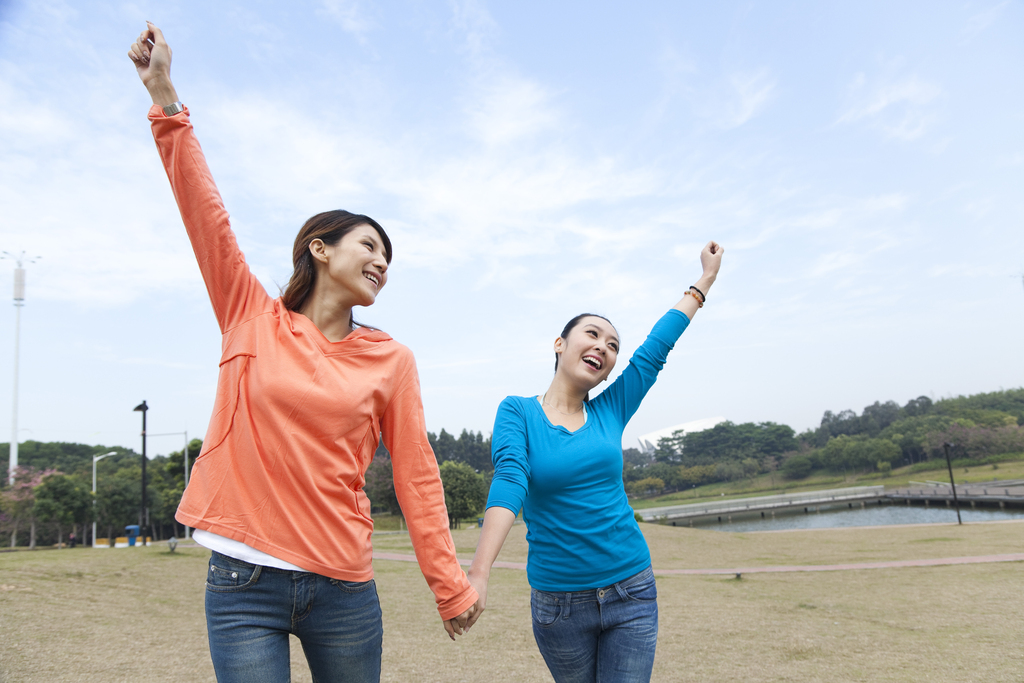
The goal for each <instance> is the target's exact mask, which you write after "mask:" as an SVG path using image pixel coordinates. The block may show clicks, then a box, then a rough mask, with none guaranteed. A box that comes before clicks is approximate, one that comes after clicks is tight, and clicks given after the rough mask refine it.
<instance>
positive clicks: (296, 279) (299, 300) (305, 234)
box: [281, 209, 391, 324]
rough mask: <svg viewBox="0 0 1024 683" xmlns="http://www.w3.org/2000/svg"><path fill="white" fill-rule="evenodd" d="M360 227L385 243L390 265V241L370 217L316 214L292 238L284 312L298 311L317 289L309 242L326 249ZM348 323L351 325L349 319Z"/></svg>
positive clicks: (333, 212)
mask: <svg viewBox="0 0 1024 683" xmlns="http://www.w3.org/2000/svg"><path fill="white" fill-rule="evenodd" d="M360 225H369V226H370V227H372V228H373V229H374V230H376V231H377V234H378V235H380V239H381V241H382V242H384V257H385V259H386V260H387V262H388V263H389V264H390V263H391V239H390V238H388V234H387V233H386V232H384V228H382V227H380V224H379V223H378V222H377V221H375V220H373V219H372V218H370V217H369V216H364V215H362V214H359V213H351V212H349V211H343V210H341V209H337V210H335V211H324V212H323V213H318V214H317V215H315V216H313V217H312V218H310V219H309V220H308V221H306V223H305V224H304V225H303V226H302V228H301V229H299V234H298V235H296V236H295V245H294V246H293V247H292V266H293V267H294V270H293V271H292V275H291V277H290V278H288V284H287V285H285V288H284V293H282V294H281V301H282V302H283V303H284V307H285V308H287V309H288V310H289V311H298V310H299V309H301V308H302V307H303V306H304V305H305V303H306V300H307V299H308V298H309V295H310V294H312V293H313V287H314V286H315V285H316V266H315V264H314V263H313V255H312V254H311V253H309V244H310V242H312V241H313V240H316V239H319V240H322V241H323V243H324V244H326V245H328V246H334V245H335V244H337V243H338V242H340V241H341V238H342V237H344V236H345V235H347V234H348V233H350V232H352V230H353V229H354V228H356V227H357V226H360ZM349 323H350V324H354V322H353V321H352V320H351V319H350V320H349Z"/></svg>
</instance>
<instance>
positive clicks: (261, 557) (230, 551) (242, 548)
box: [192, 529, 315, 574]
mask: <svg viewBox="0 0 1024 683" xmlns="http://www.w3.org/2000/svg"><path fill="white" fill-rule="evenodd" d="M192 540H194V541H195V542H196V543H198V544H199V545H201V546H203V547H204V548H207V549H209V550H214V551H216V552H218V553H220V554H221V555H227V556H228V557H233V558H234V559H236V560H241V561H242V562H248V563H249V564H258V565H261V566H263V567H273V568H274V569H284V570H287V571H293V572H307V573H310V574H313V573H315V572H310V571H309V570H308V569H303V568H302V567H297V566H295V565H294V564H292V563H291V562H285V561H284V560H282V559H279V558H276V557H274V556H273V555H268V554H267V553H265V552H263V551H262V550H256V548H253V547H252V546H250V545H246V544H245V543H242V542H241V541H236V540H235V539H233V538H227V537H226V536H221V535H220V534H215V533H213V532H211V531H203V530H202V529H193V530H192Z"/></svg>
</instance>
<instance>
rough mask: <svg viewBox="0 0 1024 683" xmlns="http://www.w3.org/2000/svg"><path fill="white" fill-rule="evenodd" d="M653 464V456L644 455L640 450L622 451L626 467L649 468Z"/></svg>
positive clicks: (649, 454) (627, 449)
mask: <svg viewBox="0 0 1024 683" xmlns="http://www.w3.org/2000/svg"><path fill="white" fill-rule="evenodd" d="M653 462H654V455H653V454H651V453H644V452H642V451H640V449H638V448H626V449H624V450H623V451H622V463H623V465H624V466H625V467H647V466H648V465H650V464H652V463H653Z"/></svg>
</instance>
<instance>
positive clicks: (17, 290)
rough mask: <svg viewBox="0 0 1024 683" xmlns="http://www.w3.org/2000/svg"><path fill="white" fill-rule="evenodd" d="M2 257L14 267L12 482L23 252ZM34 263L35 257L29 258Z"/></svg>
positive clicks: (23, 301)
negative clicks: (12, 263) (12, 262)
mask: <svg viewBox="0 0 1024 683" xmlns="http://www.w3.org/2000/svg"><path fill="white" fill-rule="evenodd" d="M3 258H9V259H12V260H13V261H14V263H15V267H14V400H13V401H12V402H11V464H10V469H9V470H8V475H9V478H10V483H11V484H13V483H14V471H15V470H16V469H17V468H18V353H19V345H20V341H21V308H22V306H24V305H25V268H24V263H25V252H21V254H20V255H19V256H15V255H14V254H11V253H9V252H6V251H5V252H4V253H3ZM29 263H35V259H29Z"/></svg>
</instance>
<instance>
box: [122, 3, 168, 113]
mask: <svg viewBox="0 0 1024 683" xmlns="http://www.w3.org/2000/svg"><path fill="white" fill-rule="evenodd" d="M128 57H129V58H130V59H131V60H132V61H133V62H134V63H135V70H136V71H138V72H139V78H141V79H142V84H143V85H144V86H146V90H148V91H149V96H150V97H152V98H153V104H155V105H157V106H159V107H166V106H167V105H170V104H174V103H175V102H177V101H178V93H177V92H176V91H175V90H174V84H173V83H171V47H170V45H168V44H167V41H166V40H164V34H163V31H161V30H160V29H159V28H157V27H156V26H154V25H153V23H152V22H149V21H147V22H146V30H145V31H143V32H142V33H140V34H139V37H138V39H137V40H136V41H135V42H134V43H132V46H131V48H130V49H129V50H128Z"/></svg>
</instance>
